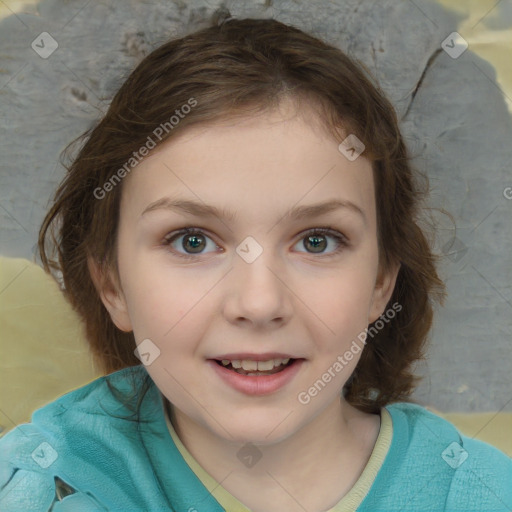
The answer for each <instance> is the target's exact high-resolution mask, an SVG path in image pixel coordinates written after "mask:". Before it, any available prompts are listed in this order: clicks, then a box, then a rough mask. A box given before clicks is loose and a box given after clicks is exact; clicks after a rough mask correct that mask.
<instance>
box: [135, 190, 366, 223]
mask: <svg viewBox="0 0 512 512" xmlns="http://www.w3.org/2000/svg"><path fill="white" fill-rule="evenodd" d="M161 209H164V210H171V211H176V212H178V213H180V212H181V213H188V214H191V215H194V216H196V217H218V218H224V219H227V220H230V221H234V220H235V219H236V213H234V212H232V211H230V210H227V209H226V208H222V209H219V208H216V207H215V206H212V205H208V204H205V203H198V202H196V201H191V200H189V199H172V198H170V197H162V198H161V199H158V200H157V201H154V202H153V203H151V204H149V205H148V206H147V207H146V208H145V210H144V211H143V212H142V214H141V217H143V216H144V215H146V214H147V213H149V212H152V211H155V210H161ZM339 209H347V210H349V211H351V212H353V213H356V214H357V215H359V216H360V217H362V220H363V221H364V223H365V224H366V215H365V213H364V211H363V210H362V209H361V208H360V207H359V206H357V205H356V204H354V203H352V202H351V201H346V200H339V199H332V200H330V201H325V202H323V203H318V204H311V205H304V206H297V207H295V208H292V209H290V210H288V211H287V212H286V213H285V214H284V216H283V217H282V220H301V219H304V218H311V217H319V216H321V215H325V214H327V213H331V212H333V211H335V210H339Z"/></svg>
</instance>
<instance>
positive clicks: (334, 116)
mask: <svg viewBox="0 0 512 512" xmlns="http://www.w3.org/2000/svg"><path fill="white" fill-rule="evenodd" d="M191 98H192V99H193V100H194V101H195V102H196V105H195V106H194V108H193V109H191V110H190V112H189V113H188V114H187V115H186V116H183V117H182V118H181V117H180V121H179V124H176V125H175V126H174V127H173V128H172V129H169V130H168V133H165V134H164V136H163V137H162V138H161V140H158V141H157V142H158V144H161V143H163V142H165V141H166V140H168V139H169V138H171V137H172V136H173V135H175V134H177V133H180V132H182V131H183V130H185V129H187V128H188V127H190V126H192V125H197V124H199V123H206V122H215V121H218V120H221V119H225V118H229V117H233V116H242V117H243V116H247V115H249V114H254V113H258V112H265V111H268V110H269V109H272V108H275V107H276V106H278V105H279V104H280V102H281V101H282V100H283V99H285V98H286V99H292V100H293V101H295V102H296V103H297V106H298V108H300V104H301V102H302V101H304V103H303V105H305V106H309V107H311V106H314V108H315V112H316V113H317V120H319V121H320V122H321V124H322V126H323V127H324V128H326V129H327V130H328V131H329V133H330V134H331V135H332V136H333V137H334V138H335V139H336V140H338V141H339V142H341V141H342V140H343V137H344V136H346V134H349V133H353V134H355V135H356V136H357V137H358V138H359V139H360V140H362V141H363V142H364V144H365V146H366V149H365V153H364V156H366V157H367V158H368V159H370V161H371V162H372V165H373V172H374V180H375V190H376V194H375V197H376V205H377V224H378V247H379V262H380V268H381V270H386V269H388V268H390V266H391V265H393V264H397V263H398V262H399V263H401V268H400V271H399V274H398V277H397V282H396V285H395V289H394V292H393V295H392V297H391V300H390V303H395V302H396V303H398V304H400V305H401V306H402V309H401V311H400V313H398V314H397V315H396V317H395V318H394V319H393V320H392V321H389V322H387V323H386V325H385V326H384V328H382V329H380V330H379V332H378V334H377V335H376V336H375V337H374V338H372V339H370V338H369V339H368V344H367V345H366V347H365V349H364V350H363V352H362V356H361V359H360V361H359V363H358V365H357V368H356V369H355V371H354V373H353V375H352V376H351V379H350V380H349V382H347V384H346V386H345V389H344V393H345V397H346V399H347V400H348V401H349V402H350V403H351V404H353V405H354V406H355V407H358V408H359V409H360V410H363V411H367V412H375V411H377V410H378V409H379V408H380V407H381V406H384V405H386V404H388V403H390V402H392V401H399V400H404V399H405V397H407V396H408V395H410V393H411V392H412V390H413V388H414V385H415V384H416V380H417V377H415V376H414V375H413V373H412V370H411V367H412V365H413V363H414V362H415V361H417V360H418V359H420V358H422V357H423V355H424V347H425V343H426V340H427V336H428V332H429V330H430V327H431V324H432V318H433V308H432V306H433V302H434V301H438V302H440V303H443V301H444V284H443V282H442V281H441V280H440V278H439V277H438V275H437V272H436V268H435V260H436V256H434V254H433V253H432V252H431V249H430V246H429V243H428V241H427V239H426V237H425V234H424V232H423V230H422V229H421V228H420V227H419V223H420V222H419V214H420V210H421V208H420V201H421V200H422V199H423V198H424V197H426V195H427V193H428V181H427V180H426V178H425V177H424V178H425V183H426V186H425V188H424V190H421V189H420V187H419V183H418V182H417V179H416V176H415V175H414V174H413V171H412V169H411V167H410V164H409V160H408V155H407V152H406V148H405V146H404V143H403V140H402V137H401V134H400V130H399V127H398V122H397V118H396V114H395V112H394V109H393V107H392V105H391V104H390V103H389V101H388V100H387V99H386V98H385V97H384V95H383V94H382V93H381V92H379V90H378V89H377V88H376V87H375V86H374V85H372V80H371V79H370V78H369V75H368V74H367V73H366V72H365V71H364V70H363V68H362V67H358V66H357V65H356V64H355V63H354V62H353V61H352V60H351V59H349V58H348V57H347V56H346V55H345V54H344V53H343V52H342V51H340V50H339V49H337V48H334V47H332V46H329V45H327V44H326V43H324V42H322V41H320V40H319V39H316V38H314V37H312V36H310V35H308V34H305V33H304V32H302V31H300V30H298V29H297V28H294V27H292V26H289V25H285V24H283V23H280V22H278V21H276V20H270V19H241V20H237V19H233V18H230V19H227V20H226V19H224V20H220V21H219V20H217V21H216V22H215V23H214V24H213V26H211V27H207V28H204V29H201V30H199V31H196V32H195V33H191V34H189V35H186V36H184V37H182V38H180V39H176V40H171V41H169V42H167V43H165V44H164V45H163V46H160V47H159V48H157V49H156V50H154V51H153V52H152V53H150V54H149V55H147V56H146V57H145V58H144V59H143V60H142V62H141V63H140V64H139V65H138V66H137V67H136V69H135V70H134V71H133V72H132V73H131V75H130V76H129V77H128V79H127V80H126V82H125V83H124V84H123V85H122V87H121V88H120V90H119V91H118V92H117V94H116V95H115V97H114V99H113V101H112V103H111V105H110V107H109V109H108V112H107V113H106V114H105V116H104V117H103V119H101V121H100V122H99V123H98V124H97V125H96V126H95V127H94V128H93V129H91V130H89V131H88V132H86V133H85V134H84V135H83V136H82V138H81V139H79V140H84V141H85V143H84V144H83V146H82V148H81V150H80V151H79V153H78V156H77V157H76V158H75V159H74V161H72V163H71V165H69V166H67V170H68V173H67V175H66V177H65V179H64V180H63V182H62V183H61V185H60V186H59V188H58V190H57V192H56V195H55V200H54V204H53V206H52V208H51V209H50V211H49V212H48V214H47V215H46V218H45V219H44V222H43V224H42V226H41V230H40V233H39V251H40V253H41V259H42V262H43V266H44V268H45V270H46V271H47V272H50V273H51V272H55V271H59V272H62V278H63V283H64V288H63V291H64V293H65V295H66V297H67V298H68V299H69V301H70V302H71V304H72V306H73V307H74V309H75V310H76V311H77V312H78V313H79V314H80V316H81V317H82V318H83V320H84V322H85V331H86V337H87V340H88V343H89V345H90V348H91V351H92V354H93V356H94V358H95V362H96V364H97V365H99V367H100V368H101V369H102V370H103V371H104V372H106V373H110V372H113V371H116V370H119V369H122V368H125V367H128V366H134V365H138V364H140V361H139V360H138V359H137V357H136V356H135V355H134V349H135V341H134V337H133V333H125V332H122V331H120V330H118V329H117V328H116V327H115V325H114V323H113V322H112V320H111V318H110V316H109V314H108V312H107V310H106V309H105V307H104V305H103V303H102V302H101V300H100V297H99V295H98V293H97V291H96V289H95V287H94V284H93V281H92V279H91V276H90V274H89V270H88V265H87V257H88V255H91V256H92V257H94V259H95V260H96V261H97V262H98V263H99V264H100V265H101V268H102V269H103V270H104V271H105V273H106V271H107V270H108V269H113V270H114V271H115V273H116V275H117V276H118V274H117V265H116V260H117V255H116V234H117V227H118V218H119V205H120V197H121V193H122V188H123V187H122V182H120V183H119V184H118V185H117V186H114V187H112V190H110V191H109V192H108V193H106V194H105V197H104V198H102V199H97V198H96V194H95V192H94V191H95V190H98V188H99V187H103V186H104V184H105V183H107V182H108V181H109V180H111V179H112V176H114V174H116V172H118V171H119V169H120V168H122V167H123V165H125V164H126V162H127V161H129V159H130V158H133V152H134V150H137V149H138V148H140V147H142V146H143V145H145V144H146V143H147V140H148V136H152V134H153V133H154V130H155V128H157V127H158V126H159V125H160V124H162V123H167V126H168V125H169V119H170V116H171V115H172V114H173V113H174V112H175V110H176V109H177V108H179V107H181V106H182V105H186V104H187V103H189V102H190V100H191ZM152 138H153V139H154V138H155V137H154V135H153V136H152ZM418 176H421V175H418ZM377 191H378V193H377ZM57 223H58V226H56V224H57ZM49 234H51V240H49ZM46 246H49V247H48V248H50V247H51V249H52V250H53V256H55V253H57V256H58V260H55V259H50V257H49V254H47V253H46V250H47V249H46ZM381 323H382V322H381ZM370 328H371V326H370Z"/></svg>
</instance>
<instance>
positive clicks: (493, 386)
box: [0, 0, 512, 411]
mask: <svg viewBox="0 0 512 512" xmlns="http://www.w3.org/2000/svg"><path fill="white" fill-rule="evenodd" d="M221 4H222V5H225V6H227V7H228V9H229V10H230V12H231V14H232V15H233V16H236V17H270V16H272V17H275V18H277V19H279V20H280V21H283V22H287V23H292V24H294V25H296V26H298V27H299V28H302V29H304V30H306V31H308V32H311V33H313V34H315V35H317V36H320V37H321V38H323V39H325V40H327V41H328V42H330V43H331V44H334V45H336V46H338V47H340V48H341V49H343V50H344V51H345V52H347V53H348V54H349V55H351V56H352V57H355V58H356V59H358V60H360V61H361V62H363V63H364V64H365V65H366V66H367V67H368V68H369V69H370V70H371V72H372V73H373V74H374V76H376V77H377V79H378V81H379V83H380V85H381V87H382V88H383V89H384V91H385V92H386V93H387V94H388V96H389V97H390V98H391V100H392V101H393V102H394V104H395V106H396V109H397V112H398V115H399V117H400V119H401V123H402V128H403V133H404V136H405V138H406V140H407V142H408V144H409V147H410V149H411V151H412V153H413V154H414V155H415V164H416V166H417V167H418V168H419V169H421V170H423V171H425V172H426V173H427V174H428V176H429V177H430V181H431V187H432V189H433V190H432V196H431V200H430V203H429V205H428V206H430V207H435V208H445V209H447V210H448V211H449V212H450V213H451V214H452V215H453V216H454V217H455V220H456V229H455V228H454V226H453V225H452V224H451V223H450V222H448V220H447V219H446V218H445V217H443V216H441V215H438V214H435V219H436V221H437V222H438V223H439V226H440V229H439V231H438V235H437V238H436V240H435V247H436V248H437V250H438V251H439V252H440V253H441V254H443V255H444V257H443V261H442V265H441V268H440V270H441V275H442V276H443V277H444V279H445V281H446V284H447V290H448V300H447V304H446V306H445V308H444V309H442V310H440V311H439V313H438V316H437V319H436V323H435V326H434V329H433V332H432V346H431V350H430V353H429V357H428V360H427V361H426V363H425V364H422V365H420V367H419V368H418V371H419V372H420V373H421V374H423V375H425V376H426V377H425V379H424V381H423V382H422V384H421V385H420V387H419V388H418V390H417V392H416V395H415V398H416V399H417V400H418V401H420V402H421V403H423V404H428V405H432V406H434V407H436V408H438V409H440V410H441V411H448V410H449V411H498V410H506V411H512V356H511V352H512V351H511V340H512V289H511V283H512V227H511V223H510V222H509V221H510V218H511V214H512V200H508V199H507V197H506V196H507V192H506V190H510V195H509V196H508V197H512V189H507V187H512V173H511V164H512V144H511V143H512V120H511V116H510V114H509V112H508V110H507V107H506V103H505V99H504V93H503V91H502V90H501V88H500V86H499V85H498V84H497V83H496V82H495V71H494V69H493V68H492V66H491V65H490V64H489V63H487V62H486V61H484V60H482V59H481V58H479V57H477V56H476V55H475V54H474V53H473V52H472V51H471V47H470V48H469V49H468V50H467V51H465V52H464V53H463V54H462V55H461V56H460V57H458V58H452V57H451V56H450V55H449V54H448V53H446V52H445V51H444V50H443V49H442V47H441V43H442V42H443V41H444V40H445V39H446V38H447V36H448V35H449V34H450V33H452V32H453V31H454V30H456V28H457V21H458V20H457V15H456V14H454V13H451V12H449V11H447V10H445V9H444V8H443V7H441V6H440V5H438V4H435V3H434V2H431V1H427V0H415V1H414V2H413V1H405V0H404V1H401V0H382V1H378V2H375V1H369V0H362V1H355V0H345V1H344V0H336V1H327V0H326V1H316V2H307V1H305V0H300V1H299V0H296V1H286V0H276V1H274V2H270V1H267V2H266V3H264V2H258V1H247V0H244V1H237V2H229V1H227V2H221V1H220V0H208V1H204V0H203V1H201V0H192V1H189V2H185V1H181V0H174V1H165V2H164V1H162V2H156V1H135V0H130V1H126V0H124V1H122V0H111V1H109V2H105V3H104V2H101V3H100V2H94V1H74V0H69V1H64V0H60V1H59V0H42V1H40V2H39V4H38V6H37V9H34V10H33V12H29V13H25V14H12V15H11V16H8V17H6V18H5V19H2V20H0V45H1V53H0V55H1V66H0V151H1V155H2V158H1V164H0V253H1V254H2V255H5V256H13V257H26V258H29V259H31V258H32V254H33V247H34V244H35V242H36V238H37V231H38V228H39V225H40V223H41V221H42V218H43V216H44V212H45V211H46V209H47V207H48V204H49V200H50V198H51V196H52V194H53V192H54V190H55V188H56V186H57V184H58V182H59V181H60V180H61V178H62V176H63V173H64V171H63V169H62V168H61V167H60V165H59V163H58V162H59V160H58V158H59V154H60V152H61V151H62V150H63V149H64V147H65V146H66V145H67V144H68V143H69V142H70V141H71V140H72V139H73V138H75V137H76V136H78V135H80V134H81V133H82V132H83V131H85V130H86V129H87V128H88V127H89V126H90V125H91V124H92V123H93V122H94V121H95V120H96V119H97V118H98V116H100V115H101V113H102V112H104V111H105V110H106V107H107V106H108V101H109V99H110V98H111V97H112V95H113V93H114V92H115V91H116V89H117V88H118V87H119V86H120V85H121V83H122V82H123V79H124V78H126V76H127V75H128V73H129V72H130V70H131V69H133V67H134V66H135V65H136V63H137V62H138V61H139V60H140V59H141V58H142V56H143V55H144V54H145V53H146V52H147V51H149V50H150V49H151V48H154V47H156V46H158V45H159V44H160V43H161V42H163V41H165V40H166V39H168V38H170V37H175V36H180V35H182V34H184V33H185V32H189V31H192V30H193V29H195V28H198V27H199V25H200V24H201V23H202V22H204V20H205V19H207V18H208V17H209V16H210V15H211V14H212V13H213V11H214V10H215V9H216V8H217V7H218V6H220V5H221ZM497 8H498V7H497ZM499 9H501V11H500V12H501V14H502V16H500V15H497V13H496V12H494V13H489V15H488V21H489V23H492V24H494V25H495V28H496V29H498V30H500V29H503V28H510V26H511V22H512V18H511V16H510V13H511V12H512V6H511V4H510V2H503V3H502V4H501V7H499ZM485 22H486V20H485V19H483V20H482V23H485ZM496 24H497V25H496ZM42 32H48V33H49V34H50V35H51V36H52V37H53V38H54V39H55V40H56V41H57V43H58V48H57V50H56V51H55V52H54V53H53V54H52V55H50V56H49V57H48V58H46V59H43V58H41V57H40V56H39V55H38V54H37V53H36V52H35V51H34V49H33V48H32V47H31V43H32V41H34V40H39V39H36V38H38V37H39V35H40V34H41V33H42ZM45 37H46V36H45ZM46 47H47V48H48V40H47V46H46Z"/></svg>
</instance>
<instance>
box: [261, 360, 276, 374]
mask: <svg viewBox="0 0 512 512" xmlns="http://www.w3.org/2000/svg"><path fill="white" fill-rule="evenodd" d="M274 366H275V360H274V359H270V361H258V371H260V372H262V371H263V372H264V371H268V370H272V368H274Z"/></svg>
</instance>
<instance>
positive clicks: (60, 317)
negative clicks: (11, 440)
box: [0, 257, 99, 435]
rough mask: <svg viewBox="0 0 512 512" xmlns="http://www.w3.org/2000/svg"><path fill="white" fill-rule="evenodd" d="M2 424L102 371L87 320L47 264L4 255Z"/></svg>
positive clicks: (21, 418) (0, 273)
mask: <svg viewBox="0 0 512 512" xmlns="http://www.w3.org/2000/svg"><path fill="white" fill-rule="evenodd" d="M0 352H1V354H2V357H1V358H0V426H1V428H0V430H2V435H3V434H5V433H6V432H7V431H8V430H10V429H11V428H14V427H15V426H16V425H18V424H20V423H25V422H28V421H30V416H31V414H32V412H33V411H34V410H35V409H37V408H39V407H41V406H43V405H45V404H46V403H48V402H50V401H52V400H54V399H55V398H57V397H59V396H60V395H62V394H64V393H67V392H68V391H71V390H72V389H74V388H76V387H79V386H82V385H84V384H87V383H88V382H90V381H91V380H93V379H95V378H96V377H97V376H99V373H98V372H96V371H95V370H94V368H93V364H92V359H91V357H90V355H89V352H88V349H87V345H86V343H85V337H84V334H83V332H82V324H81V322H80V320H79V317H78V315H77V314H76V313H75V312H74V311H73V310H72V308H71V306H70V305H69V303H68V302H67V301H66V299H65V298H64V296H63V294H62V293H61V291H60V289H59V286H58V284H57V283H56V282H55V281H54V280H53V279H52V278H51V277H50V276H48V275H47V274H46V273H45V272H44V271H43V269H42V268H41V267H40V266H39V265H36V264H34V263H32V262H30V261H28V260H26V259H16V258H5V257H0Z"/></svg>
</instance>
